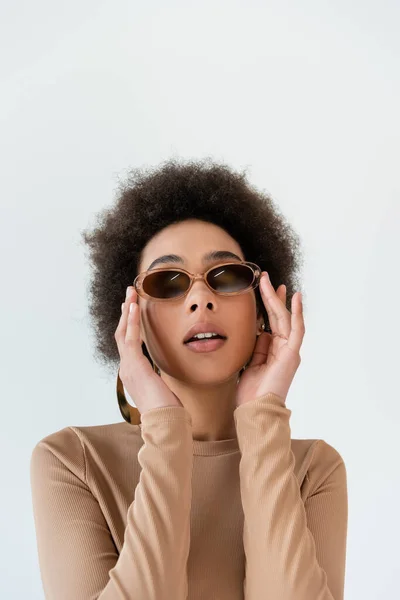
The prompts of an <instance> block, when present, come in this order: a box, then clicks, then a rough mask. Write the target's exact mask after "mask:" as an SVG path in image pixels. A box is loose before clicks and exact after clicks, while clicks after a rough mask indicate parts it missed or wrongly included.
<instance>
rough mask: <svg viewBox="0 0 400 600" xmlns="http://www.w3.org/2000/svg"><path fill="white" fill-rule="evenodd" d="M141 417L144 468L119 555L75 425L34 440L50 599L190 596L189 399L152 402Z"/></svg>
mask: <svg viewBox="0 0 400 600" xmlns="http://www.w3.org/2000/svg"><path fill="white" fill-rule="evenodd" d="M141 420H142V437H143V440H144V444H143V445H142V446H141V448H140V450H139V453H138V461H139V463H140V465H141V467H142V470H141V472H140V480H139V483H138V484H137V486H136V489H135V496H134V500H133V501H132V503H131V504H130V506H129V510H128V513H127V525H126V528H125V532H124V543H123V546H122V549H121V552H120V554H119V556H118V553H117V551H116V547H115V544H114V542H113V539H112V536H111V533H110V530H109V528H108V526H107V523H106V521H105V518H104V515H103V513H102V511H101V509H100V506H99V503H98V502H97V500H96V498H95V496H94V495H93V493H92V492H91V489H90V488H89V486H88V483H87V481H88V480H87V473H86V468H87V464H86V462H85V455H84V449H83V447H82V446H81V443H80V440H79V438H78V436H77V435H76V433H75V432H74V431H73V428H65V430H63V432H64V434H65V437H64V438H63V443H62V444H61V445H60V444H59V443H58V444H57V443H54V444H52V443H49V442H47V441H46V440H47V439H51V437H52V436H48V437H47V438H44V439H43V440H41V441H40V442H38V444H37V445H36V446H35V447H34V449H33V452H32V456H31V490H32V500H33V512H34V520H35V528H36V537H37V546H38V555H39V565H40V571H41V578H42V583H43V588H44V592H45V597H46V600H72V599H73V600H95V599H96V600H97V599H98V600H171V598H174V600H186V598H187V592H188V582H187V571H186V567H187V558H188V554H189V548H190V510H191V495H192V482H191V478H192V463H193V438H192V426H191V418H190V415H189V413H188V412H187V411H186V410H185V409H184V408H183V407H172V406H171V407H162V408H156V409H152V410H150V411H148V412H146V413H144V414H143V415H142V419H141ZM52 435H54V434H52ZM56 435H58V434H56ZM65 457H67V458H65ZM71 457H73V458H72V459H71Z"/></svg>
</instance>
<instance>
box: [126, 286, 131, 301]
mask: <svg viewBox="0 0 400 600" xmlns="http://www.w3.org/2000/svg"><path fill="white" fill-rule="evenodd" d="M131 294H132V288H131V286H130V285H128V287H127V288H126V297H127V298H129V296H130V295H131Z"/></svg>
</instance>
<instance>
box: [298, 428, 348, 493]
mask: <svg viewBox="0 0 400 600" xmlns="http://www.w3.org/2000/svg"><path fill="white" fill-rule="evenodd" d="M291 450H292V452H293V455H294V460H295V471H296V475H297V477H298V479H299V482H300V484H301V483H303V481H304V480H305V479H306V480H307V481H308V484H309V487H310V490H309V491H310V492H311V491H313V490H315V489H316V488H318V487H319V485H320V484H321V483H322V482H323V481H325V480H326V479H327V478H329V477H332V476H335V477H338V478H340V479H341V480H342V481H343V482H344V483H345V482H346V466H345V462H344V459H343V457H342V455H341V454H340V452H339V451H338V450H337V448H335V447H334V446H332V445H331V444H329V443H328V442H326V441H325V440H322V439H311V440H310V439H292V440H291Z"/></svg>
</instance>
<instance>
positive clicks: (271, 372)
mask: <svg viewBox="0 0 400 600" xmlns="http://www.w3.org/2000/svg"><path fill="white" fill-rule="evenodd" d="M264 273H265V274H264ZM260 292H261V297H262V300H263V302H264V306H265V308H266V310H267V313H268V318H269V322H270V325H271V330H272V334H271V333H267V332H264V333H262V334H261V335H260V336H259V337H258V340H257V342H256V345H255V348H254V352H253V357H252V360H251V362H250V363H249V365H248V366H247V368H246V369H245V371H244V372H243V373H242V375H241V377H240V381H239V383H238V386H237V392H236V406H240V405H242V404H245V403H246V402H249V401H250V400H253V399H255V398H257V397H260V396H264V395H265V394H267V393H268V392H272V393H274V394H276V395H278V396H280V397H281V398H283V399H284V400H286V396H287V394H288V391H289V388H290V385H291V383H292V381H293V378H294V376H295V373H296V371H297V369H298V367H299V365H300V363H301V358H300V354H299V351H300V346H301V344H302V342H303V337H304V333H305V326H304V317H303V304H302V300H301V293H300V292H296V293H295V294H294V295H293V298H292V312H290V311H289V310H288V309H287V308H286V286H285V285H283V284H282V285H280V286H279V287H278V289H277V291H276V292H275V290H274V288H273V286H272V284H271V281H270V279H269V276H268V274H267V273H266V272H265V271H264V272H263V273H262V276H261V280H260Z"/></svg>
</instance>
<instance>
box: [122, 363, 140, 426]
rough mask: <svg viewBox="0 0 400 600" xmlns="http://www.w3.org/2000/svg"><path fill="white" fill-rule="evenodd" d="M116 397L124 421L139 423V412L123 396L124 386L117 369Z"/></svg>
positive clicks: (133, 423) (132, 423)
mask: <svg viewBox="0 0 400 600" xmlns="http://www.w3.org/2000/svg"><path fill="white" fill-rule="evenodd" d="M117 399H118V406H119V410H120V412H121V415H122V416H123V417H124V419H125V421H126V422H127V423H131V425H139V424H140V423H141V419H140V412H139V410H138V409H137V408H136V407H135V406H132V405H131V404H129V402H128V401H127V399H126V397H125V392H124V386H123V384H122V381H121V378H120V376H119V369H118V373H117Z"/></svg>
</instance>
